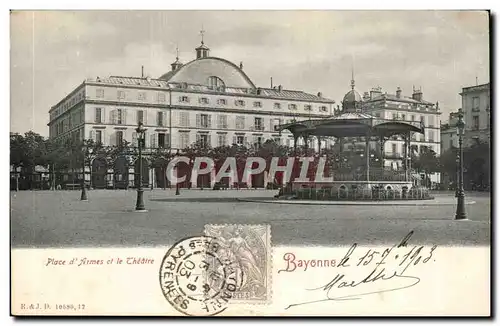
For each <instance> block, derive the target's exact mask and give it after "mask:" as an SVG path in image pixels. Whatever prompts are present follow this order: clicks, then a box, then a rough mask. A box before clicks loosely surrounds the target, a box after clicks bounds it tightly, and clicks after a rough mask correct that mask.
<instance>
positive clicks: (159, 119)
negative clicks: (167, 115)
mask: <svg viewBox="0 0 500 326" xmlns="http://www.w3.org/2000/svg"><path fill="white" fill-rule="evenodd" d="M163 122H164V121H163V112H161V111H160V112H157V113H156V123H157V124H158V126H160V127H163Z"/></svg>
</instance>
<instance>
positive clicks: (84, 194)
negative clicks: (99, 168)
mask: <svg viewBox="0 0 500 326" xmlns="http://www.w3.org/2000/svg"><path fill="white" fill-rule="evenodd" d="M91 153H92V148H89V147H88V145H86V144H84V145H83V147H82V154H83V159H82V161H83V164H82V168H83V170H82V195H81V196H80V200H82V201H87V200H89V199H88V197H87V187H85V159H86V158H87V156H88V155H89V154H91Z"/></svg>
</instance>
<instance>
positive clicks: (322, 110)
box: [319, 105, 328, 112]
mask: <svg viewBox="0 0 500 326" xmlns="http://www.w3.org/2000/svg"><path fill="white" fill-rule="evenodd" d="M319 110H320V111H321V112H326V111H328V109H327V108H326V106H325V105H322V106H320V107H319Z"/></svg>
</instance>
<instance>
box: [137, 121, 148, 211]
mask: <svg viewBox="0 0 500 326" xmlns="http://www.w3.org/2000/svg"><path fill="white" fill-rule="evenodd" d="M135 131H136V132H137V144H138V147H139V182H138V186H137V202H136V204H135V210H136V211H137V212H145V211H146V208H145V206H144V190H143V189H142V146H143V144H144V133H145V132H146V129H145V128H144V126H143V125H142V122H139V126H138V127H137V128H136V129H135Z"/></svg>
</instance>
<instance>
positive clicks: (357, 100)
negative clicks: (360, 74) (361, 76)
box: [342, 78, 363, 112]
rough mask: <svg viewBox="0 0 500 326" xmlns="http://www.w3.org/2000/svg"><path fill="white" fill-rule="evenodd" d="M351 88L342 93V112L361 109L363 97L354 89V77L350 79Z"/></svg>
mask: <svg viewBox="0 0 500 326" xmlns="http://www.w3.org/2000/svg"><path fill="white" fill-rule="evenodd" d="M351 88H352V89H351V90H350V91H349V92H347V94H345V95H344V99H343V100H342V110H343V111H344V112H353V111H354V112H355V111H359V110H361V106H362V104H363V98H362V97H361V95H360V94H359V93H358V92H357V91H356V90H355V89H354V78H353V79H352V80H351Z"/></svg>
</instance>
